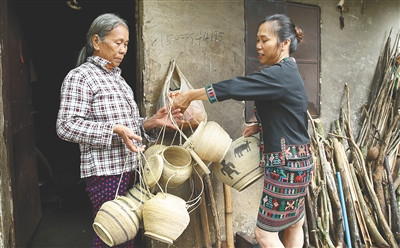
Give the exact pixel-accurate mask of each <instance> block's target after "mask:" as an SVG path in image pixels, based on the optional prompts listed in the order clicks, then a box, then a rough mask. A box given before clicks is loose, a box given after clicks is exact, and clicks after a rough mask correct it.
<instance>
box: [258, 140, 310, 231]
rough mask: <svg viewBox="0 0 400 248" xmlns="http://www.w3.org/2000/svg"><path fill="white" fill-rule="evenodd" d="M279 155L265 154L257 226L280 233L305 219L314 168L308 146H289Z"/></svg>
mask: <svg viewBox="0 0 400 248" xmlns="http://www.w3.org/2000/svg"><path fill="white" fill-rule="evenodd" d="M286 148H287V149H285V151H283V152H279V153H265V154H264V158H263V159H264V161H265V162H264V163H263V164H264V166H265V174H264V189H263V193H262V196H261V201H260V208H259V211H258V216H257V226H258V227H259V228H261V229H262V230H265V231H268V232H279V231H282V230H284V229H286V228H288V227H290V226H292V225H293V224H295V223H297V222H298V221H299V220H301V218H302V217H303V216H304V208H305V204H304V196H305V195H306V193H307V188H308V185H309V184H310V181H311V178H312V173H313V169H314V164H313V158H312V153H311V150H310V146H309V145H308V144H307V145H288V146H286Z"/></svg>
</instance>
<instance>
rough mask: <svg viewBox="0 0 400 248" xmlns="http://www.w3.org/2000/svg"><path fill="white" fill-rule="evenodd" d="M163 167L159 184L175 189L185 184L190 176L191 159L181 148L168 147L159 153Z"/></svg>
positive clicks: (191, 169) (191, 168)
mask: <svg viewBox="0 0 400 248" xmlns="http://www.w3.org/2000/svg"><path fill="white" fill-rule="evenodd" d="M161 157H162V158H163V161H164V167H163V171H162V174H161V178H160V183H161V184H162V185H163V186H167V187H169V188H175V187H177V186H179V185H181V184H182V183H183V182H185V181H186V180H187V179H188V178H189V177H190V176H191V174H192V171H193V166H192V157H191V156H190V153H189V152H188V151H187V150H186V149H185V148H183V147H182V146H175V145H172V146H168V147H166V148H164V150H163V151H162V153H161Z"/></svg>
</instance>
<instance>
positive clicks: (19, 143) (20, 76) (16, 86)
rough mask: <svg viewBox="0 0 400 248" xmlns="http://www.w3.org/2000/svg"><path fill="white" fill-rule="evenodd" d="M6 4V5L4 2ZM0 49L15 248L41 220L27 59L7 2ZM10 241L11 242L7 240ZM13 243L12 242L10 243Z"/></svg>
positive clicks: (21, 244) (23, 241) (26, 52)
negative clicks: (0, 54)
mask: <svg viewBox="0 0 400 248" xmlns="http://www.w3.org/2000/svg"><path fill="white" fill-rule="evenodd" d="M5 2H7V1H5ZM2 7H6V8H7V11H5V12H2V16H1V19H2V21H3V23H2V24H1V25H4V27H3V28H2V30H6V32H5V33H3V34H2V35H1V36H2V39H1V41H0V42H2V44H1V46H3V50H2V51H3V53H4V54H3V55H2V64H1V66H2V73H3V91H2V94H3V102H4V117H5V123H7V124H6V129H5V132H7V134H6V135H5V137H8V139H7V140H6V146H7V155H8V158H9V159H8V164H7V165H2V166H8V168H9V170H10V175H11V178H10V181H11V195H12V199H13V213H11V214H12V215H13V219H14V230H13V231H12V232H11V233H13V234H14V239H15V246H16V247H25V246H26V244H27V242H28V240H29V239H30V238H31V236H32V234H33V233H34V231H35V229H36V227H37V225H38V223H39V221H40V218H41V202H40V193H39V185H38V176H37V168H36V153H35V137H34V122H33V114H34V113H33V104H32V92H31V81H30V56H29V53H28V47H27V44H26V40H25V38H24V35H23V33H22V31H21V30H22V29H21V26H20V23H19V21H18V18H17V15H16V13H15V12H14V10H13V8H12V6H11V4H10V2H9V1H8V4H5V3H4V2H3V3H2ZM11 239H12V238H11ZM10 242H11V243H14V241H13V240H11V241H10Z"/></svg>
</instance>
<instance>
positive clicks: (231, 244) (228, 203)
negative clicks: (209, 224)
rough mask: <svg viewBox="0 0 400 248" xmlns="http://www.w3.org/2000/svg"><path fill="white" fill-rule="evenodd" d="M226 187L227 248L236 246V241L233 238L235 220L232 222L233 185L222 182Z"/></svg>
mask: <svg viewBox="0 0 400 248" xmlns="http://www.w3.org/2000/svg"><path fill="white" fill-rule="evenodd" d="M222 185H223V188H224V203H225V235H226V245H227V248H235V242H234V239H233V222H232V213H233V207H232V194H231V187H230V186H228V185H226V184H225V183H223V184H222Z"/></svg>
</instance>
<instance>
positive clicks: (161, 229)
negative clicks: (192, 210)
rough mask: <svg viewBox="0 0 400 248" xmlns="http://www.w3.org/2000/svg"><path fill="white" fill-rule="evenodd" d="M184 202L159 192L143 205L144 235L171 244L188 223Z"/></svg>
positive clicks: (176, 197)
mask: <svg viewBox="0 0 400 248" xmlns="http://www.w3.org/2000/svg"><path fill="white" fill-rule="evenodd" d="M189 222H190V217H189V213H188V211H187V208H186V202H185V201H184V200H183V199H181V198H180V197H178V196H175V195H172V194H168V193H163V192H159V193H157V195H156V196H155V197H153V198H151V199H150V200H148V201H147V202H146V203H145V204H144V206H143V224H144V230H145V232H144V235H146V236H148V237H150V238H152V239H155V240H158V241H161V242H163V243H166V244H169V245H171V244H172V243H173V242H174V241H175V240H176V239H177V238H178V237H179V236H180V235H181V234H182V233H183V231H184V230H185V229H186V227H187V226H188V225H189Z"/></svg>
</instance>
